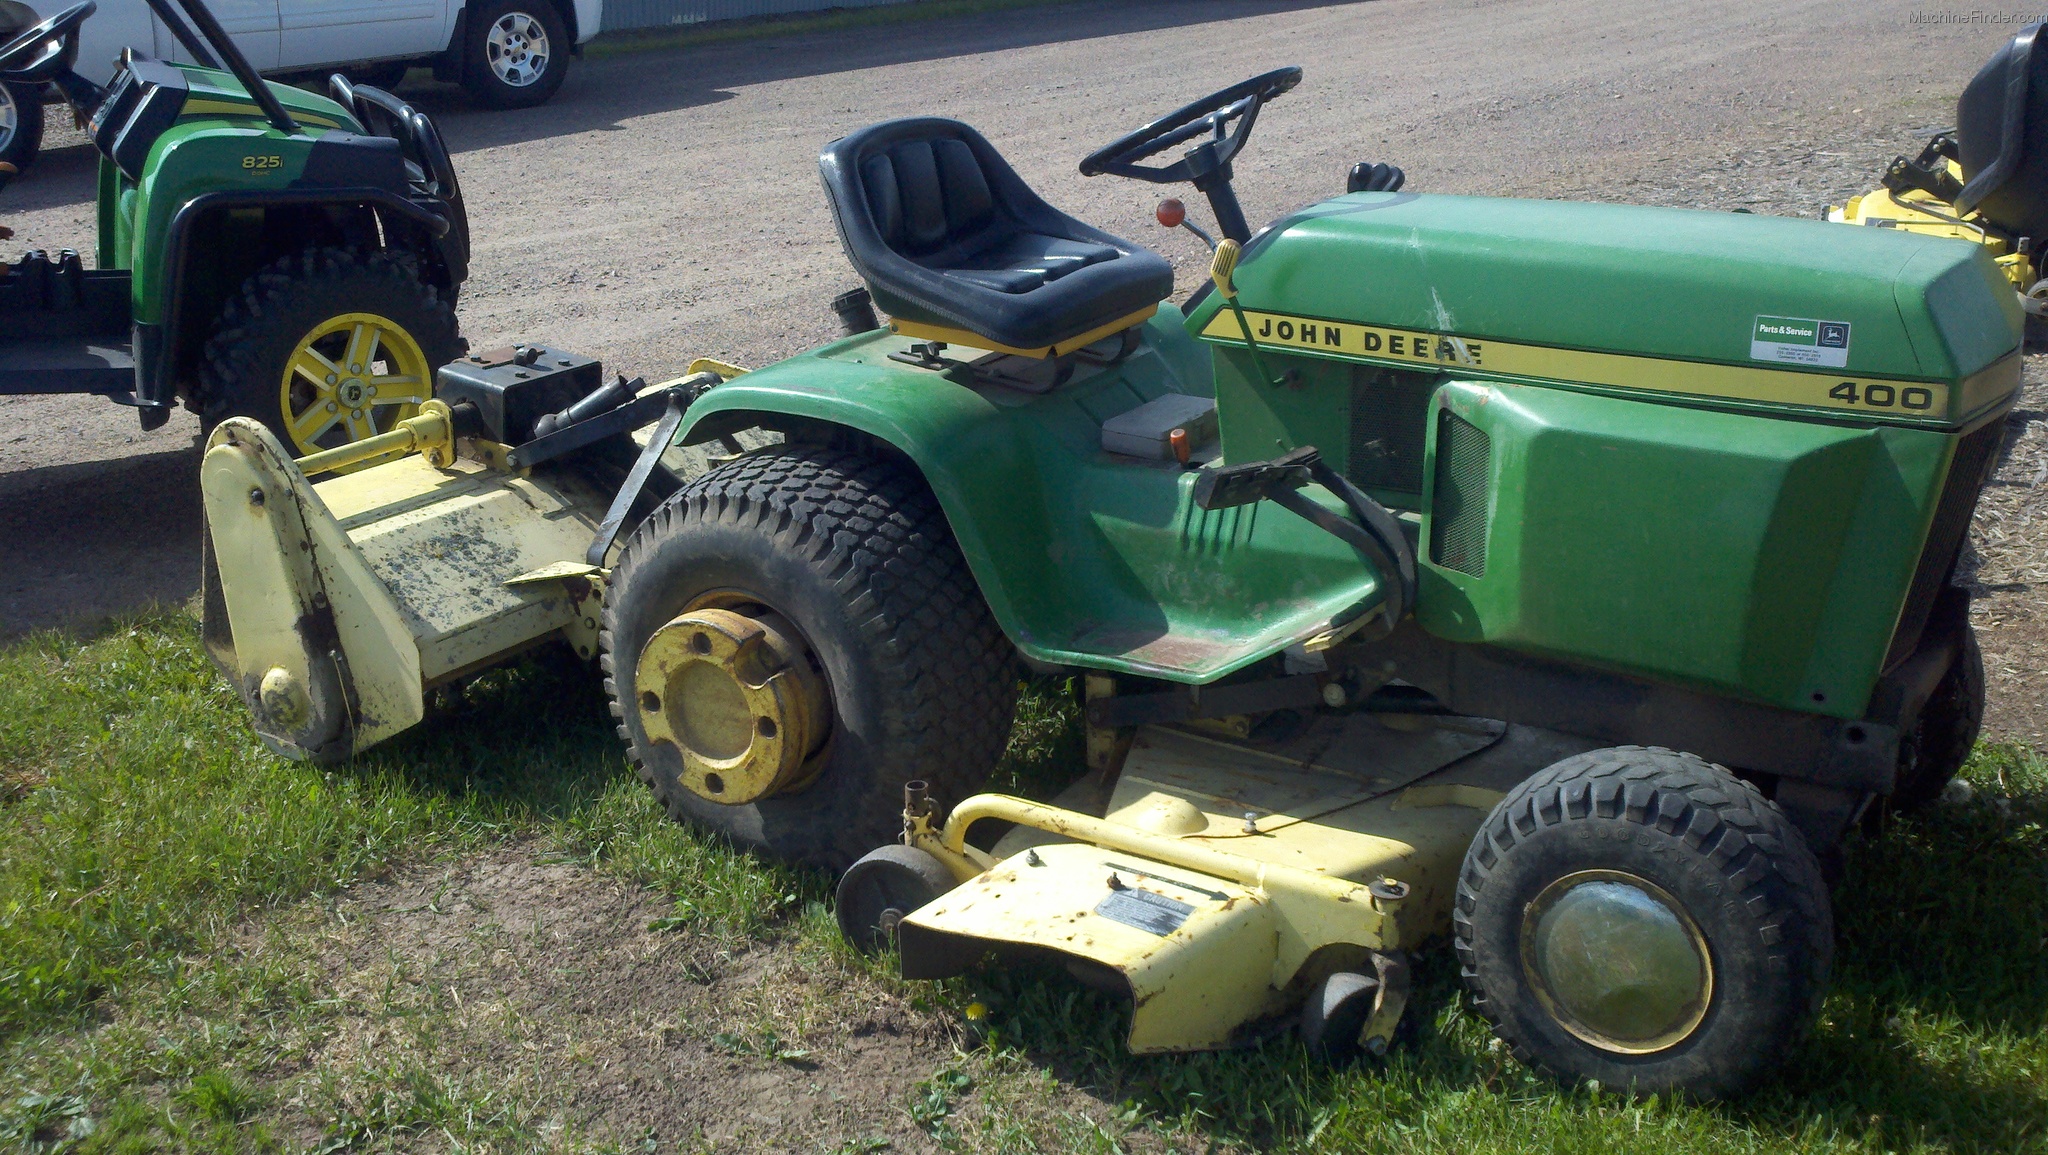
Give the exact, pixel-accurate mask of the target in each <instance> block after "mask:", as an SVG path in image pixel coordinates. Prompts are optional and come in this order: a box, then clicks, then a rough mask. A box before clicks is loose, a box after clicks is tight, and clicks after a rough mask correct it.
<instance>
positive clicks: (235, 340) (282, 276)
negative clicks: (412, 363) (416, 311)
mask: <svg viewBox="0 0 2048 1155" xmlns="http://www.w3.org/2000/svg"><path fill="white" fill-rule="evenodd" d="M351 276H367V277H370V278H374V279H381V280H388V281H390V282H392V289H393V291H395V292H417V293H419V294H421V302H422V303H423V304H424V305H425V306H426V307H427V308H428V310H429V311H430V312H432V313H434V314H435V315H437V316H445V320H446V322H447V326H448V333H449V335H450V337H451V339H452V341H453V344H454V355H460V350H461V347H462V340H461V338H460V337H457V336H454V334H455V333H456V331H457V329H456V321H455V303H454V302H453V301H452V300H450V299H449V298H448V295H447V294H445V293H443V292H442V290H441V289H439V288H438V287H436V286H435V285H433V284H431V283H429V282H428V281H426V280H424V279H422V277H421V275H420V264H419V260H418V258H416V257H414V256H413V255H412V254H410V253H404V252H394V251H389V250H385V251H378V252H373V253H367V254H365V253H359V252H356V251H355V250H353V249H345V248H335V247H329V248H307V249H301V250H300V251H298V252H295V253H288V254H286V255H285V256H282V257H279V258H278V259H277V260H275V261H272V262H271V263H270V264H269V265H267V266H265V267H264V268H263V269H261V270H259V271H257V272H255V273H253V274H251V275H250V276H249V278H248V280H246V281H244V282H242V287H241V290H240V291H239V292H237V293H235V294H233V295H232V296H230V297H229V298H228V302H227V305H226V307H225V308H223V309H222V310H221V315H220V320H219V322H218V323H217V324H216V325H215V326H214V330H213V334H212V335H211V336H210V337H208V338H207V340H206V346H205V348H204V350H203V351H202V352H201V355H200V369H199V384H200V394H199V404H198V410H199V419H200V422H201V424H202V425H204V426H205V427H206V428H208V429H211V428H212V427H213V426H215V425H218V424H219V423H220V422H222V421H223V420H226V419H227V418H228V417H231V416H233V415H234V414H235V413H236V412H238V411H240V410H242V409H245V408H247V407H248V406H250V405H252V404H254V403H255V402H254V401H253V400H252V399H249V398H244V397H243V396H241V392H242V390H243V388H244V387H245V384H246V383H248V382H250V381H252V380H254V379H255V377H256V374H257V373H259V372H260V371H261V369H262V367H261V366H259V365H257V364H256V357H257V347H258V344H259V341H260V339H261V338H262V336H263V335H265V334H266V333H268V331H269V326H270V325H271V323H272V321H273V318H275V317H276V316H277V315H278V314H279V313H280V312H283V311H284V310H286V309H288V308H289V307H290V306H291V304H292V301H293V294H294V290H295V289H296V287H297V286H298V285H300V284H302V283H304V282H306V281H310V280H322V281H328V282H333V281H338V280H340V279H342V278H344V277H351ZM413 337H414V339H415V340H417V341H419V342H420V346H421V348H422V349H423V350H424V351H425V352H426V354H427V359H428V360H429V361H430V362H433V364H434V367H435V368H439V367H440V360H439V359H438V358H437V357H436V355H435V350H434V348H433V344H434V336H433V335H432V334H422V333H415V334H413ZM262 384H264V386H265V388H267V389H268V390H269V392H270V393H271V394H273V395H274V394H275V392H276V390H277V384H276V382H274V381H273V382H267V383H262ZM270 402H271V398H270V397H265V398H263V399H262V403H263V404H264V405H266V406H267V405H268V404H270ZM286 443H287V444H290V440H289V438H287V439H286Z"/></svg>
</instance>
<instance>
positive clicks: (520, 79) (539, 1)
mask: <svg viewBox="0 0 2048 1155" xmlns="http://www.w3.org/2000/svg"><path fill="white" fill-rule="evenodd" d="M570 47H571V45H570V43H569V30H568V29H567V28H565V27H564V26H563V24H562V16H561V14H560V13H559V12H557V11H556V10H555V6H554V5H553V4H550V3H548V0H495V2H494V3H487V4H482V5H479V6H477V7H475V8H473V9H472V10H471V12H470V16H469V23H468V24H467V25H466V26H465V27H464V29H463V33H462V49H461V52H462V86H463V87H464V88H466V89H468V90H469V94H470V95H471V96H473V97H475V98H476V100H477V102H478V103H479V104H484V105H488V106H489V107H491V108H531V107H533V106H534V105H536V104H544V103H546V102H547V99H548V98H549V97H551V96H553V95H554V94H555V90H556V89H558V88H560V87H562V80H563V78H564V77H566V76H567V75H568V74H569V51H570Z"/></svg>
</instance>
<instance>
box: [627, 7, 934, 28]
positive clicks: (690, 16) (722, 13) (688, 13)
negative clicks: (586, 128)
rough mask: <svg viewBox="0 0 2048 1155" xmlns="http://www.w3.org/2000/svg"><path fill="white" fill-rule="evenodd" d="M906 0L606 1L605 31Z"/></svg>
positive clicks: (820, 10) (661, 26)
mask: <svg viewBox="0 0 2048 1155" xmlns="http://www.w3.org/2000/svg"><path fill="white" fill-rule="evenodd" d="M905 2H906V0H605V5H604V30H605V31H606V32H614V31H617V30H619V29H622V28H665V27H668V26H669V25H672V24H701V23H703V22H704V21H707V20H732V19H735V18H738V17H742V16H779V15H781V14H783V13H786V12H822V11H824V10H825V9H827V8H873V7H875V6H877V5H880V4H901V3H905Z"/></svg>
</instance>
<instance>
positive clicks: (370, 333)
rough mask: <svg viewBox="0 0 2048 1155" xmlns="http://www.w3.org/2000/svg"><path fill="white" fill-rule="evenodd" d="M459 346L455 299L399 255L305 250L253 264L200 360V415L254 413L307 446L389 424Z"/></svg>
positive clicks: (415, 401)
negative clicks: (255, 267)
mask: <svg viewBox="0 0 2048 1155" xmlns="http://www.w3.org/2000/svg"><path fill="white" fill-rule="evenodd" d="M461 355H462V338H461V337H460V336H459V335H458V332H457V328H456V322H455V306H454V304H453V303H452V302H451V301H450V300H449V299H448V297H447V296H446V295H444V294H443V293H442V292H441V291H440V290H439V289H437V288H435V287H434V286H433V285H430V284H427V283H426V282H425V281H423V280H421V279H420V274H419V264H418V262H417V261H415V260H414V259H413V258H412V257H410V256H406V255H402V254H397V253H371V254H368V255H363V254H360V253H356V252H353V251H351V250H348V249H307V250H304V251H302V252H298V253H293V254H292V255H290V256H288V257H284V258H282V259H280V260H278V261H276V262H274V263H272V264H271V265H270V266H269V267H267V268H265V269H263V270H261V271H259V272H257V273H255V274H252V275H251V276H250V277H249V279H248V280H246V281H244V282H243V283H242V288H241V291H240V292H238V293H236V294H235V295H234V296H233V297H231V298H230V299H229V301H228V305H227V308H225V309H223V310H222V311H221V316H220V320H219V321H218V322H217V323H216V324H215V326H214V330H213V335H212V336H211V337H210V338H208V339H207V342H206V349H205V354H204V360H203V363H202V364H201V366H200V374H199V380H200V389H201V393H200V402H199V410H200V419H201V421H202V422H203V423H204V424H205V425H206V426H207V427H208V428H211V427H212V426H214V425H217V424H219V423H220V422H221V421H223V420H225V419H226V418H228V417H237V416H239V417H254V418H256V419H257V420H259V421H261V422H263V423H264V424H265V425H268V426H269V427H270V430H271V432H273V433H275V434H277V436H278V439H279V440H280V441H283V442H284V444H285V447H286V448H287V449H289V450H291V451H292V452H293V453H296V454H300V455H304V454H308V453H317V452H319V451H320V450H322V449H333V448H336V447H337V446H341V445H346V444H348V443H350V442H353V441H361V440H363V439H364V438H367V437H373V436H375V435H377V434H379V433H388V432H390V431H391V429H392V428H393V427H395V426H396V425H397V424H398V423H399V422H400V421H402V420H404V419H405V418H407V417H411V416H413V415H415V414H417V413H418V412H419V406H420V402H422V401H425V400H426V399H427V398H429V397H431V396H433V391H434V371H435V370H436V369H438V368H440V367H441V366H443V365H446V364H447V363H448V362H450V361H453V360H455V358H457V357H459V356H461Z"/></svg>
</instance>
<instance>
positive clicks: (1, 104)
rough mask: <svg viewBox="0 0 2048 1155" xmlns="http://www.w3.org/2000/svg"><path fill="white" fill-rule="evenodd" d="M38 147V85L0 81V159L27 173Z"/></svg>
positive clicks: (40, 123)
mask: <svg viewBox="0 0 2048 1155" xmlns="http://www.w3.org/2000/svg"><path fill="white" fill-rule="evenodd" d="M42 148H43V93H42V86H41V85H35V84H0V161H5V162H6V163H8V164H11V165H13V166H14V167H15V170H16V171H17V172H27V171H28V166H29V165H30V164H31V163H32V162H33V161H34V160H35V159H36V154H37V153H39V152H41V151H42Z"/></svg>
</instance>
